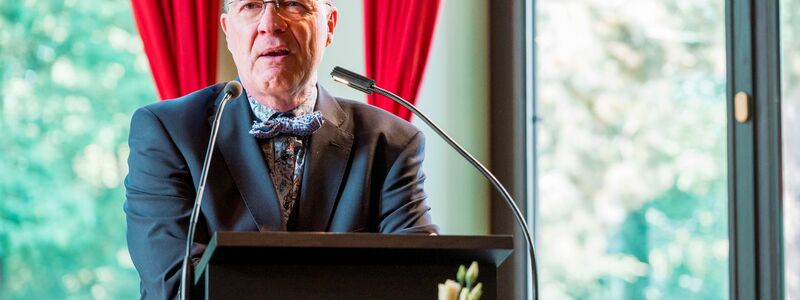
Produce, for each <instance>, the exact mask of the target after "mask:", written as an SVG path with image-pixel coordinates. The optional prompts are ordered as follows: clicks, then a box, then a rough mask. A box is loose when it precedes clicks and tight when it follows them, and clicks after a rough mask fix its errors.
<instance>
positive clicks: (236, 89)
mask: <svg viewBox="0 0 800 300" xmlns="http://www.w3.org/2000/svg"><path fill="white" fill-rule="evenodd" d="M224 91H225V94H226V95H230V98H231V99H233V98H236V97H239V95H241V94H242V84H241V83H239V82H238V81H236V80H232V81H228V83H227V84H225V90H224Z"/></svg>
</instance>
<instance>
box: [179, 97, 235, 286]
mask: <svg viewBox="0 0 800 300" xmlns="http://www.w3.org/2000/svg"><path fill="white" fill-rule="evenodd" d="M223 91H224V93H225V96H223V97H222V102H220V104H219V108H217V112H216V114H215V115H214V123H213V124H212V125H211V135H210V136H209V137H208V148H206V156H205V159H203V170H202V171H201V172H200V183H199V184H198V189H197V195H196V196H195V199H194V206H193V207H192V215H191V216H190V217H189V235H188V236H187V238H186V253H184V256H183V268H182V269H181V286H180V299H181V300H188V299H189V297H190V293H191V292H190V291H191V284H190V280H189V279H190V278H189V276H190V274H191V272H190V270H191V269H192V265H191V264H190V263H189V260H190V258H191V256H192V243H194V234H195V231H196V230H197V218H198V217H199V215H200V204H202V202H203V192H204V191H205V189H206V180H207V179H208V169H209V167H210V166H211V156H212V155H213V154H214V145H215V144H216V142H217V133H218V132H219V121H220V119H222V111H223V110H224V109H225V105H226V104H228V102H229V101H230V100H232V99H234V98H237V97H239V95H241V94H242V85H241V84H240V83H239V82H238V81H228V83H227V84H225V89H224V90H223Z"/></svg>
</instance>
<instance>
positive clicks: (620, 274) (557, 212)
mask: <svg viewBox="0 0 800 300" xmlns="http://www.w3.org/2000/svg"><path fill="white" fill-rule="evenodd" d="M536 5H537V6H536V18H535V20H536V30H537V36H536V51H537V52H538V56H537V58H536V64H537V65H536V72H537V78H536V80H537V81H536V87H537V91H536V97H537V100H536V101H538V102H537V103H536V105H537V108H538V115H539V116H540V119H541V120H540V121H539V123H538V126H537V127H538V129H537V131H536V134H537V145H536V147H537V148H536V151H537V155H538V157H537V164H538V170H537V174H538V178H537V180H538V203H537V204H538V218H539V219H538V228H537V234H538V240H539V241H540V244H539V249H538V250H539V253H540V266H541V267H540V268H541V272H540V273H541V275H540V276H541V280H540V281H541V288H542V290H541V295H542V298H543V299H562V298H574V299H660V298H664V299H725V298H727V297H728V293H729V291H728V289H729V288H728V284H729V283H728V282H729V276H728V264H729V262H728V261H729V260H728V247H729V246H728V230H727V228H728V214H727V212H728V193H727V189H728V186H727V181H728V177H727V176H728V171H727V144H726V136H727V119H726V84H727V82H726V41H725V13H724V12H725V2H723V1H717V0H713V1H712V0H702V1H679V0H647V1H593V0H572V1H556V0H539V1H537V3H536Z"/></svg>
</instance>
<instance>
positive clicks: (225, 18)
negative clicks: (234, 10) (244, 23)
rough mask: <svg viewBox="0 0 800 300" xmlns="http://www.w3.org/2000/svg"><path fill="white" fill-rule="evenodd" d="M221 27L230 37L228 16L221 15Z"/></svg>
mask: <svg viewBox="0 0 800 300" xmlns="http://www.w3.org/2000/svg"><path fill="white" fill-rule="evenodd" d="M219 26H220V27H222V32H224V33H225V35H226V36H227V35H228V14H221V15H219Z"/></svg>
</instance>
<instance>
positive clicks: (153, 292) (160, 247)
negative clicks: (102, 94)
mask: <svg viewBox="0 0 800 300" xmlns="http://www.w3.org/2000/svg"><path fill="white" fill-rule="evenodd" d="M128 144H129V148H130V155H129V157H128V168H129V169H128V176H127V177H126V178H125V187H126V200H125V204H124V208H123V209H124V211H125V214H126V219H127V225H128V228H127V240H128V250H129V251H130V255H131V259H132V260H133V263H134V265H135V267H136V270H137V271H138V272H139V276H140V278H141V285H140V289H141V297H142V299H175V298H177V292H178V286H179V285H180V273H181V272H180V271H181V265H182V260H183V254H184V250H185V247H186V235H187V233H186V231H187V228H188V223H189V216H190V214H191V208H192V203H193V199H194V197H195V193H196V192H195V188H194V184H193V181H192V177H191V174H190V172H189V167H188V166H187V164H186V161H185V159H184V158H183V156H182V155H181V153H180V151H179V150H178V147H177V146H176V144H175V142H174V141H173V139H172V137H171V136H170V134H169V132H168V131H167V130H166V129H165V127H164V125H163V123H162V121H161V120H160V119H159V118H158V117H157V116H156V115H155V114H154V113H153V112H152V111H151V110H149V109H148V108H147V107H145V108H141V109H139V110H137V111H136V112H135V113H134V115H133V118H132V121H131V129H130V136H129V139H128ZM200 219H201V220H202V218H200ZM199 225H201V224H199ZM198 228H203V227H201V226H198ZM198 231H201V230H198ZM203 249H204V245H202V244H195V247H193V254H194V255H199V253H201V252H202V250H203Z"/></svg>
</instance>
